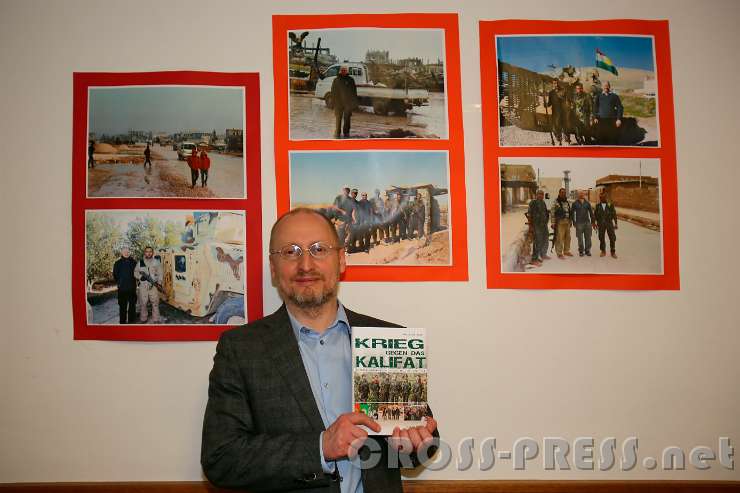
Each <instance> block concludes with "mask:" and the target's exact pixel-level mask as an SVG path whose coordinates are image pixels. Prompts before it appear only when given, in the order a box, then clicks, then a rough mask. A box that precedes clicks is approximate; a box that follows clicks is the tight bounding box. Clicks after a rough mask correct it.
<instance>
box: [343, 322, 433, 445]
mask: <svg viewBox="0 0 740 493" xmlns="http://www.w3.org/2000/svg"><path fill="white" fill-rule="evenodd" d="M427 383H428V380H427V359H426V333H425V330H424V329H422V328H387V327H353V328H352V407H353V409H354V410H355V411H360V412H363V413H365V414H367V415H368V416H370V417H371V418H373V419H374V420H375V421H377V422H378V424H380V426H381V427H382V429H381V430H380V432H378V433H375V432H373V431H369V433H370V434H374V435H391V434H392V433H393V429H394V428H395V427H396V426H399V427H401V428H408V427H412V426H420V425H423V424H424V423H425V421H424V418H425V416H426V415H427V412H428V407H427Z"/></svg>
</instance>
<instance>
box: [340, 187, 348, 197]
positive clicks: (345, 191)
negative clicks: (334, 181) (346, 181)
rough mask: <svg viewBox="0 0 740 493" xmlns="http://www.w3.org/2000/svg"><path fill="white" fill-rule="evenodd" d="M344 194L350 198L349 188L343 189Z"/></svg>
mask: <svg viewBox="0 0 740 493" xmlns="http://www.w3.org/2000/svg"><path fill="white" fill-rule="evenodd" d="M342 193H343V194H344V195H345V196H349V188H343V189H342Z"/></svg>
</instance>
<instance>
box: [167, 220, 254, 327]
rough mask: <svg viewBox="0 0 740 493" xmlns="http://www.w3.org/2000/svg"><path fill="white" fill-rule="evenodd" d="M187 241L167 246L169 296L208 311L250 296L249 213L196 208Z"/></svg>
mask: <svg viewBox="0 0 740 493" xmlns="http://www.w3.org/2000/svg"><path fill="white" fill-rule="evenodd" d="M182 240H183V243H182V245H180V246H178V247H168V248H164V249H161V250H160V251H159V252H158V255H159V256H160V258H161V262H162V270H163V273H164V282H163V284H162V288H163V299H164V301H165V302H166V303H169V304H170V305H172V306H174V307H176V308H179V309H180V310H182V311H184V312H186V313H189V314H191V315H194V316H196V317H204V316H206V315H210V314H213V313H216V312H217V311H218V309H219V307H220V306H222V305H223V304H224V302H226V301H227V300H230V299H233V298H236V297H241V298H243V296H244V281H245V279H244V276H245V268H244V259H245V251H244V215H243V214H237V213H234V212H210V211H209V212H194V213H193V216H192V217H188V219H187V220H186V229H185V231H184V233H183V234H182Z"/></svg>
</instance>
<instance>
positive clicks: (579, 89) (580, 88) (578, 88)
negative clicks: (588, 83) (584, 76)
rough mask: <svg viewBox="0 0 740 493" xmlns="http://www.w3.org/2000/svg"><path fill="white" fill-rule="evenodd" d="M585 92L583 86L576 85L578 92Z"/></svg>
mask: <svg viewBox="0 0 740 493" xmlns="http://www.w3.org/2000/svg"><path fill="white" fill-rule="evenodd" d="M582 92H583V86H576V93H577V94H581V93H582Z"/></svg>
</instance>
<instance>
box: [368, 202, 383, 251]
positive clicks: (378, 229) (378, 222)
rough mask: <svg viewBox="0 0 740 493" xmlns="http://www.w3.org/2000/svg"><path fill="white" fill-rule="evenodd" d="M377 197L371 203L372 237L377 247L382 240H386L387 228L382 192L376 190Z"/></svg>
mask: <svg viewBox="0 0 740 493" xmlns="http://www.w3.org/2000/svg"><path fill="white" fill-rule="evenodd" d="M374 193H375V195H374V196H373V198H372V199H370V202H371V204H372V223H373V225H372V229H371V230H370V236H371V237H372V238H373V241H374V242H375V245H378V244H379V243H380V241H381V240H383V239H385V229H386V228H385V226H384V224H383V216H384V215H385V203H384V202H383V199H382V198H381V197H380V190H378V189H377V188H376V189H375V192H374Z"/></svg>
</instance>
